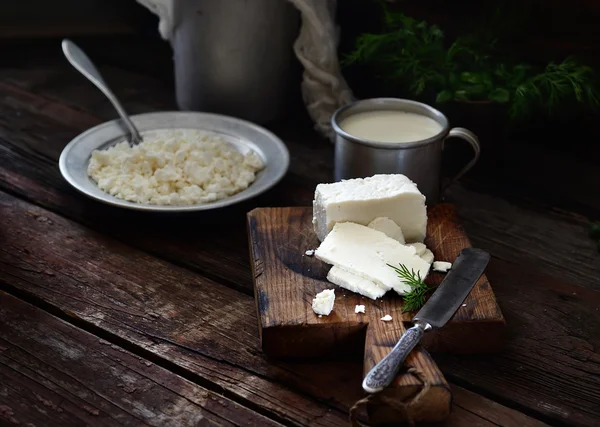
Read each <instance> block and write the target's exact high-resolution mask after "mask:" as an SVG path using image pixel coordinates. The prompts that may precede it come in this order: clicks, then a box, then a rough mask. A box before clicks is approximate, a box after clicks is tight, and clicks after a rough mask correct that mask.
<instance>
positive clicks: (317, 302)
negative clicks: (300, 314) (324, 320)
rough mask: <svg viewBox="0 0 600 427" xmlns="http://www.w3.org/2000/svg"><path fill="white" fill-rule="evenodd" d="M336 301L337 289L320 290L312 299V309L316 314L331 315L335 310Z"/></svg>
mask: <svg viewBox="0 0 600 427" xmlns="http://www.w3.org/2000/svg"><path fill="white" fill-rule="evenodd" d="M334 302H335V291H334V290H333V289H325V290H324V291H321V292H319V293H318V294H317V295H316V296H315V298H314V299H313V301H312V309H313V311H314V312H315V313H316V314H321V315H323V316H329V313H331V310H333V303H334Z"/></svg>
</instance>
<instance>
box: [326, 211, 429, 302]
mask: <svg viewBox="0 0 600 427" xmlns="http://www.w3.org/2000/svg"><path fill="white" fill-rule="evenodd" d="M315 256H316V257H317V258H318V259H320V260H321V261H324V262H326V263H328V264H333V265H334V266H336V267H339V268H341V269H342V270H345V271H348V272H350V273H352V274H355V275H357V276H360V277H362V278H364V279H367V280H370V281H372V282H374V283H375V284H376V285H378V286H379V287H381V288H383V289H385V290H390V289H394V290H395V291H396V292H398V293H399V294H400V295H404V294H405V293H406V292H408V291H410V289H411V288H410V286H409V285H407V284H406V283H404V281H403V280H402V279H400V278H399V277H398V274H397V273H396V272H395V271H394V270H393V269H392V268H391V267H390V265H393V266H398V265H399V264H403V265H405V266H406V267H407V268H408V269H409V270H414V271H415V273H417V272H418V273H419V274H420V275H421V277H422V278H425V277H426V276H427V273H428V272H429V264H428V263H427V262H425V261H424V260H423V259H421V257H419V256H418V255H417V254H416V251H415V248H413V247H411V246H406V245H403V244H401V243H400V242H398V241H397V240H394V239H392V238H391V237H388V236H386V235H385V234H384V233H382V232H381V231H377V230H374V229H372V228H369V227H366V226H364V225H360V224H355V223H353V222H338V223H337V224H335V225H334V227H333V229H332V230H331V232H330V233H329V234H328V235H327V237H326V238H325V240H324V241H323V243H321V245H320V246H319V247H318V249H317V250H316V251H315Z"/></svg>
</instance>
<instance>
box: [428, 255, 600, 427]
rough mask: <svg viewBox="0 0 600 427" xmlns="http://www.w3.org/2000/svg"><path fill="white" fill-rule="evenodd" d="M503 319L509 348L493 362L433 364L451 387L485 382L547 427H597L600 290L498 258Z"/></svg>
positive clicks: (494, 273) (450, 359)
mask: <svg viewBox="0 0 600 427" xmlns="http://www.w3.org/2000/svg"><path fill="white" fill-rule="evenodd" d="M487 274H488V277H489V278H490V281H491V282H492V283H495V284H496V286H494V291H495V292H496V295H497V296H498V299H499V301H500V304H501V307H502V311H503V313H504V316H505V317H506V321H507V325H508V329H509V336H510V338H509V339H508V340H507V346H506V349H505V350H504V351H503V352H502V353H499V354H493V355H489V357H475V356H462V357H457V356H453V355H450V354H440V355H437V356H436V361H437V362H438V364H439V365H440V367H441V368H442V371H443V372H444V374H445V375H446V376H447V378H448V379H449V380H450V381H455V382H456V383H458V384H461V385H477V387H479V386H481V385H483V384H484V383H485V388H486V391H487V393H489V395H490V396H493V398H494V399H497V400H498V401H499V402H500V403H503V402H508V401H512V402H515V403H517V404H518V405H519V407H521V408H528V409H529V410H530V411H535V412H537V413H540V414H543V415H544V417H545V419H546V420H548V421H549V422H561V423H564V424H568V425H573V426H590V425H594V424H595V423H596V421H597V420H598V419H600V363H599V362H600V352H599V349H600V336H599V335H598V333H597V331H598V330H600V316H599V313H600V311H599V310H600V309H599V307H600V292H599V291H596V290H591V289H587V288H585V287H582V286H577V285H571V284H568V283H565V282H563V281H561V280H558V279H557V278H554V277H549V276H546V275H541V274H538V273H535V272H532V271H529V270H527V269H523V268H519V267H518V266H516V265H514V264H510V263H507V262H504V261H500V260H497V259H494V260H492V262H491V263H490V265H489V267H488V270H487Z"/></svg>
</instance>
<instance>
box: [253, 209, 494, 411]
mask: <svg viewBox="0 0 600 427" xmlns="http://www.w3.org/2000/svg"><path fill="white" fill-rule="evenodd" d="M428 217H429V219H428V224H427V239H426V240H425V244H426V245H427V247H428V248H429V249H431V250H432V251H433V253H434V255H435V259H436V260H438V261H450V262H453V261H454V260H455V259H456V257H457V256H458V253H459V252H460V250H461V249H463V248H465V247H470V246H471V243H470V242H469V239H468V238H467V236H466V234H465V232H464V230H463V228H462V226H461V225H460V223H459V221H458V219H457V215H456V212H455V209H454V207H453V206H452V205H448V204H441V205H437V206H435V207H434V208H433V209H431V210H429V211H428ZM248 233H249V242H250V257H251V264H252V270H253V277H254V285H255V287H254V289H255V296H256V303H257V309H258V318H259V331H260V338H261V343H262V347H263V350H264V351H265V353H267V354H268V355H270V356H274V357H286V358H300V359H301V358H313V357H323V356H326V355H334V356H335V357H360V356H362V357H364V372H365V374H366V372H368V371H369V370H370V369H371V368H372V367H373V366H374V365H375V364H377V362H379V361H380V360H381V359H382V358H383V357H384V356H385V355H386V354H387V353H389V351H390V350H391V349H392V347H393V346H394V345H395V344H396V342H397V341H398V339H399V338H400V336H401V335H402V333H403V332H404V330H405V325H404V322H403V321H409V320H410V319H411V317H412V315H414V313H412V314H410V313H402V298H401V297H399V296H398V295H395V293H393V292H388V293H387V294H386V295H385V296H384V297H383V298H382V299H380V300H377V301H373V300H371V299H369V298H366V297H363V296H360V295H357V294H355V293H353V292H350V291H346V290H345V289H342V288H339V287H337V286H335V285H333V284H331V283H330V282H328V281H327V280H326V276H327V272H328V271H329V268H330V266H329V265H327V264H325V263H323V262H321V261H319V260H318V259H316V258H315V257H311V256H307V255H305V251H306V250H310V249H315V248H317V247H318V245H319V240H318V238H317V236H316V235H315V233H314V231H313V227H312V208H308V207H306V208H305V207H291V208H260V209H255V210H253V211H251V212H249V213H248ZM443 278H444V275H443V274H441V273H435V272H432V273H430V275H429V276H428V278H427V280H426V281H427V282H428V283H429V284H432V285H437V284H439V283H440V282H441V281H442V280H443ZM324 289H335V293H336V299H335V306H334V309H333V312H332V313H331V314H330V315H329V316H323V317H318V316H317V315H316V314H315V313H314V312H313V311H312V307H311V302H312V299H313V298H314V296H315V295H316V294H317V293H318V292H320V291H322V290H324ZM357 304H363V305H365V307H366V313H365V314H356V313H355V312H354V308H355V306H356V305H357ZM386 314H389V315H391V316H392V318H393V320H392V321H391V322H383V321H381V320H380V319H381V317H383V316H384V315H386ZM504 331H505V321H504V317H503V316H502V313H501V311H500V308H499V307H498V304H497V303H496V297H495V296H494V293H493V291H492V288H491V286H490V284H489V282H488V280H487V277H486V276H485V275H484V276H482V277H481V279H480V280H479V281H478V282H477V284H476V285H475V287H474V288H473V290H472V291H471V293H470V294H469V296H468V297H467V299H466V300H465V301H464V303H463V305H462V306H461V307H460V308H459V309H458V311H457V312H456V314H455V315H454V317H453V318H452V319H451V320H450V322H448V324H447V325H446V326H445V327H443V328H441V329H438V330H434V331H432V332H429V333H427V334H426V335H425V338H424V340H423V342H422V347H420V348H417V349H416V350H415V351H413V352H412V354H411V355H410V356H409V358H408V359H407V360H406V363H405V365H406V366H407V367H415V368H418V369H419V371H420V372H421V373H422V374H424V375H425V377H426V379H427V381H428V382H429V383H430V385H431V386H430V387H427V388H426V393H425V395H422V396H420V398H419V399H418V402H413V404H412V405H411V406H410V408H407V409H408V413H409V416H410V417H411V418H412V419H414V420H422V421H437V420H441V419H443V418H444V417H445V416H446V415H447V414H448V412H449V408H450V401H451V394H450V390H449V388H448V384H447V383H446V381H445V379H444V377H443V375H442V374H441V372H440V371H439V369H438V367H437V366H436V364H435V363H434V362H433V360H432V359H431V357H430V356H429V354H428V352H427V351H426V350H425V349H427V350H429V351H431V352H438V351H439V352H455V353H480V352H493V351H497V350H499V349H500V348H501V347H502V345H503V341H504ZM421 379H423V378H421ZM422 389H423V381H421V380H419V379H418V378H417V377H416V376H415V375H413V374H409V373H407V372H406V370H404V371H402V372H401V373H400V374H399V376H398V378H397V379H396V381H395V383H394V384H393V386H391V387H389V388H388V389H386V391H385V393H386V395H388V396H391V397H392V398H393V399H397V400H398V401H403V400H406V399H407V398H410V397H411V396H412V397H414V396H415V395H416V394H417V393H418V392H419V391H420V390H422ZM396 412H397V410H392V409H391V408H390V407H386V405H382V404H381V403H378V404H373V405H370V406H369V415H370V418H371V421H372V422H385V421H390V420H397V419H398V417H403V416H406V413H405V414H399V413H396ZM404 412H405V411H404Z"/></svg>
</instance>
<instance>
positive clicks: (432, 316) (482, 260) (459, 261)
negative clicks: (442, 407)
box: [362, 248, 490, 393]
mask: <svg viewBox="0 0 600 427" xmlns="http://www.w3.org/2000/svg"><path fill="white" fill-rule="evenodd" d="M489 260H490V254H488V253H487V252H485V251H483V250H481V249H475V248H466V249H463V250H462V251H461V252H460V254H459V255H458V257H457V258H456V261H455V262H454V264H453V265H452V270H450V272H449V273H448V274H447V275H446V277H445V278H444V280H443V281H442V283H441V284H440V285H439V286H438V288H437V289H436V291H435V292H434V293H433V295H431V298H429V300H428V301H427V302H426V303H425V305H424V306H423V307H422V308H421V310H419V312H418V313H417V315H416V316H415V317H414V318H413V320H412V323H413V325H414V326H412V327H411V328H410V329H408V330H407V331H406V332H405V333H404V335H402V337H401V338H400V341H398V343H397V344H396V345H395V346H394V348H393V349H392V351H391V352H390V353H389V354H388V355H387V356H385V357H384V358H383V359H382V360H381V361H380V362H379V363H378V364H377V365H375V366H374V367H373V369H371V370H370V371H369V373H368V374H367V376H366V377H365V379H364V380H363V383H362V386H363V389H364V390H365V391H366V392H367V393H377V392H379V391H381V390H383V389H384V388H385V387H387V386H388V385H390V384H391V383H392V381H394V378H396V374H397V373H398V371H399V370H400V367H401V366H402V362H404V359H406V356H408V354H409V353H410V352H411V351H412V349H413V348H415V346H416V345H417V344H418V343H419V341H421V338H423V335H424V334H425V332H427V331H429V330H431V329H433V328H441V327H442V326H444V325H445V324H446V322H447V321H448V320H450V318H451V317H452V316H453V315H454V313H455V312H456V310H457V309H458V307H460V305H461V304H462V302H463V301H464V300H465V298H466V297H467V295H469V292H471V289H473V286H475V283H476V282H477V280H479V278H480V277H481V275H482V274H483V271H484V270H485V267H486V266H487V264H488V261H489Z"/></svg>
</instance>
